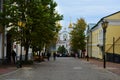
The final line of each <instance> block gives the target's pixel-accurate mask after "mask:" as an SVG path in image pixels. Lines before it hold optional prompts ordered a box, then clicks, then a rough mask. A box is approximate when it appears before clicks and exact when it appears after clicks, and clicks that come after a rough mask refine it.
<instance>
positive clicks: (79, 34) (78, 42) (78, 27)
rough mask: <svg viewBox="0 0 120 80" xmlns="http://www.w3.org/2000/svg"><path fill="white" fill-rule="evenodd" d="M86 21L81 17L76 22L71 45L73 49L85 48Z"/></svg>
mask: <svg viewBox="0 0 120 80" xmlns="http://www.w3.org/2000/svg"><path fill="white" fill-rule="evenodd" d="M85 28H86V22H85V20H84V19H82V18H80V19H78V20H77V22H76V23H75V24H74V28H73V30H72V31H71V33H70V34H71V47H72V50H73V51H77V50H78V49H81V50H83V49H85V34H84V31H85Z"/></svg>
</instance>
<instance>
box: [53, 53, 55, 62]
mask: <svg viewBox="0 0 120 80" xmlns="http://www.w3.org/2000/svg"><path fill="white" fill-rule="evenodd" d="M53 59H54V61H55V60H56V53H55V52H54V53H53Z"/></svg>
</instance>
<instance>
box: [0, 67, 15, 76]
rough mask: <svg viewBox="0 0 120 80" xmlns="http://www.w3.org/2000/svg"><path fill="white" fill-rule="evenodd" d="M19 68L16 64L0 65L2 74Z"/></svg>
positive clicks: (0, 73)
mask: <svg viewBox="0 0 120 80" xmlns="http://www.w3.org/2000/svg"><path fill="white" fill-rule="evenodd" d="M15 70H17V68H16V66H15V65H0V75H2V74H6V73H9V72H12V71H15Z"/></svg>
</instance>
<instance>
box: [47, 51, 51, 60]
mask: <svg viewBox="0 0 120 80" xmlns="http://www.w3.org/2000/svg"><path fill="white" fill-rule="evenodd" d="M50 55H51V54H50V52H47V60H48V61H49V60H50Z"/></svg>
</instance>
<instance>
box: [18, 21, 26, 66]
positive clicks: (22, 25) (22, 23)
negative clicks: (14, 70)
mask: <svg viewBox="0 0 120 80" xmlns="http://www.w3.org/2000/svg"><path fill="white" fill-rule="evenodd" d="M18 25H19V26H20V27H24V26H25V23H24V22H22V21H19V22H18ZM20 46H21V49H20V50H21V51H20V64H19V67H22V29H21V45H20Z"/></svg>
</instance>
